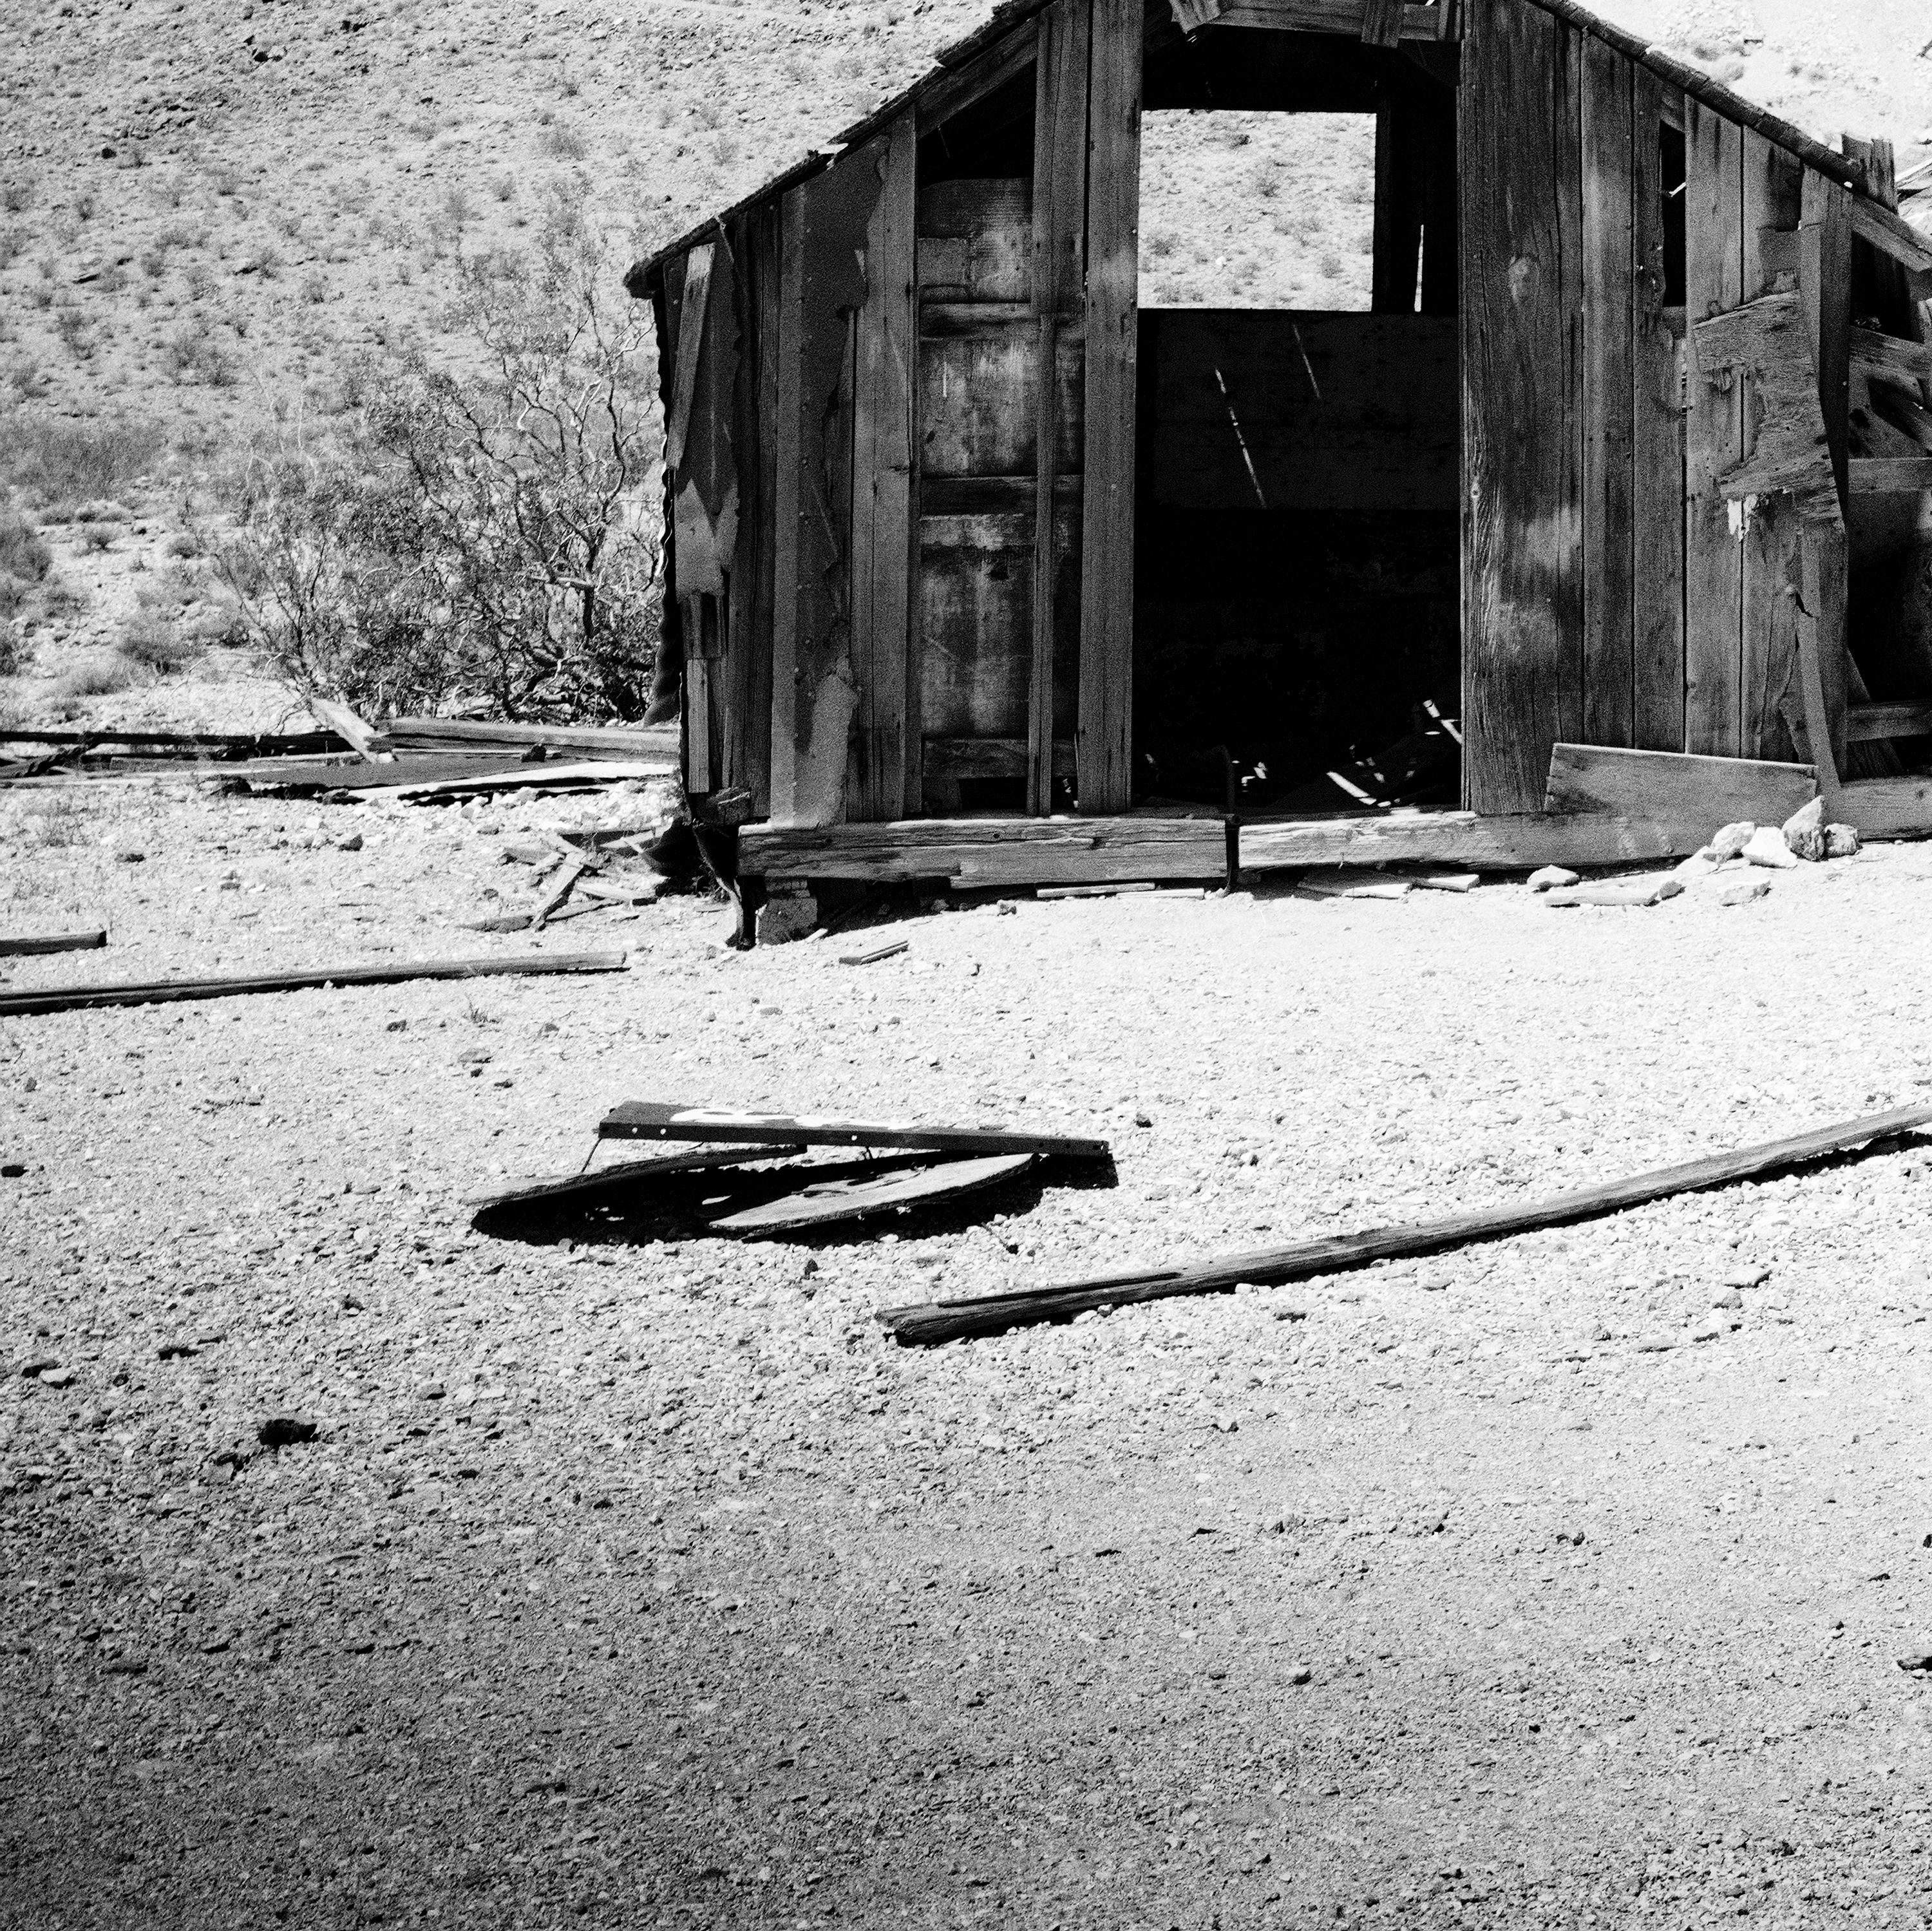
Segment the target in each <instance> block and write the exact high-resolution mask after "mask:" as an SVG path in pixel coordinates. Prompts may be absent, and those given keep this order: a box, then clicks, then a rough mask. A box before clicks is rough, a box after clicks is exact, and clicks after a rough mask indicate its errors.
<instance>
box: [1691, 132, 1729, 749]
mask: <svg viewBox="0 0 1932 1931" xmlns="http://www.w3.org/2000/svg"><path fill="white" fill-rule="evenodd" d="M1685 116H1686V119H1685V130H1684V151H1685V190H1684V193H1685V312H1686V317H1687V320H1688V324H1689V325H1690V326H1691V327H1693V328H1694V327H1695V326H1696V325H1697V323H1699V322H1702V321H1704V320H1706V319H1707V318H1709V316H1713V315H1718V314H1721V313H1724V311H1725V310H1728V309H1733V308H1736V307H1737V306H1738V305H1739V303H1740V302H1741V301H1742V299H1743V277H1744V247H1743V241H1742V228H1743V225H1744V130H1743V129H1742V127H1739V126H1738V124H1736V122H1735V121H1728V120H1727V119H1726V118H1724V116H1723V115H1721V114H1716V113H1714V112H1712V110H1711V109H1709V108H1708V107H1706V106H1704V104H1703V103H1702V102H1701V101H1699V100H1686V101H1685ZM1685 403H1686V407H1685V418H1684V436H1685V469H1686V472H1687V476H1686V486H1685V506H1684V667H1685V679H1684V682H1685V692H1684V738H1685V745H1684V748H1685V750H1687V751H1700V752H1703V753H1706V754H1709V755H1710V756H1712V757H1738V756H1739V755H1740V754H1741V753H1742V746H1743V730H1742V718H1743V712H1742V688H1743V672H1744V652H1743V640H1742V620H1743V595H1744V553H1743V550H1742V547H1741V546H1740V544H1739V541H1738V538H1737V536H1736V534H1735V533H1734V532H1733V527H1732V518H1733V514H1735V512H1734V511H1733V507H1732V505H1730V504H1729V503H1727V502H1726V501H1725V500H1724V497H1723V496H1721V495H1720V494H1719V493H1718V486H1717V478H1718V475H1720V474H1721V472H1723V471H1724V470H1725V469H1728V468H1730V466H1731V465H1732V464H1733V463H1736V462H1737V461H1738V460H1739V459H1740V458H1741V457H1742V455H1743V454H1744V397H1743V392H1742V385H1740V384H1739V382H1737V381H1736V379H1735V378H1734V376H1733V374H1732V373H1730V371H1728V370H1721V371H1714V372H1712V373H1710V374H1708V375H1707V374H1705V373H1701V372H1700V370H1698V368H1697V365H1696V363H1695V361H1694V360H1693V361H1692V362H1691V365H1690V372H1689V380H1688V394H1687V395H1686V397H1685Z"/></svg>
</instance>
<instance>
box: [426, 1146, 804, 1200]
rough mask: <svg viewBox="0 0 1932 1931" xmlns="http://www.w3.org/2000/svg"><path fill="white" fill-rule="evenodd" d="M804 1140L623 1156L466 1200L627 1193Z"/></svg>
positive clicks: (780, 1154)
mask: <svg viewBox="0 0 1932 1931" xmlns="http://www.w3.org/2000/svg"><path fill="white" fill-rule="evenodd" d="M804 1151H805V1149H804V1147H802V1146H798V1145H793V1146H789V1147H712V1148H710V1149H709V1150H706V1151H705V1152H703V1153H672V1154H668V1155H665V1156H662V1157H660V1158H658V1159H650V1160H622V1161H619V1162H616V1164H615V1165H611V1166H608V1167H598V1168H594V1169H593V1170H592V1171H590V1172H589V1173H586V1174H565V1175H564V1176H563V1177H561V1178H559V1179H551V1180H534V1179H532V1180H513V1181H512V1182H511V1183H510V1184H509V1185H508V1186H505V1187H504V1188H502V1189H501V1190H500V1191H499V1192H496V1193H490V1194H478V1195H475V1197H474V1198H472V1199H469V1200H466V1201H464V1202H463V1205H464V1206H466V1207H473V1208H475V1210H476V1212H477V1213H478V1214H484V1213H495V1212H496V1211H499V1210H501V1209H502V1208H504V1207H532V1206H535V1205H538V1204H547V1203H549V1202H550V1201H564V1200H590V1199H594V1198H597V1197H598V1196H599V1195H605V1194H616V1193H628V1192H631V1190H632V1189H635V1188H637V1187H642V1186H651V1185H652V1184H653V1183H655V1182H656V1181H658V1180H668V1179H670V1178H671V1177H673V1176H674V1175H676V1174H697V1173H703V1172H704V1171H707V1170H708V1169H709V1168H714V1167H737V1166H742V1165H745V1164H746V1162H749V1161H752V1160H779V1159H785V1158H787V1156H790V1155H791V1154H793V1153H803V1152H804Z"/></svg>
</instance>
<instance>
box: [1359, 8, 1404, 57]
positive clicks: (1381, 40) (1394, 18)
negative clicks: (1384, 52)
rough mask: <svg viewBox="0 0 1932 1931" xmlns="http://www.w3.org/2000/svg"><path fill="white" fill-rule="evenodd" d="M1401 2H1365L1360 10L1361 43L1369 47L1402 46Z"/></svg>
mask: <svg viewBox="0 0 1932 1931" xmlns="http://www.w3.org/2000/svg"><path fill="white" fill-rule="evenodd" d="M1402 27H1403V0H1367V5H1365V6H1364V7H1363V9H1362V43H1363V45H1364V46H1371V47H1399V46H1401V44H1402Z"/></svg>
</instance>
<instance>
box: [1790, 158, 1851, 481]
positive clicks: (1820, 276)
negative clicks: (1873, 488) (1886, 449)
mask: <svg viewBox="0 0 1932 1931" xmlns="http://www.w3.org/2000/svg"><path fill="white" fill-rule="evenodd" d="M1800 220H1801V222H1802V226H1800V227H1799V231H1798V235H1799V249H1798V287H1799V294H1800V295H1802V298H1803V300H1804V303H1805V326H1806V328H1807V329H1808V331H1809V332H1810V334H1811V361H1812V366H1813V367H1814V368H1816V369H1817V371H1818V406H1819V407H1820V409H1823V411H1824V414H1825V439H1826V442H1828V443H1829V445H1830V447H1831V451H1832V473H1833V474H1834V475H1835V476H1836V477H1837V478H1838V500H1839V502H1841V503H1843V501H1844V499H1845V483H1846V459H1847V456H1848V454H1849V436H1850V431H1851V424H1850V419H1849V412H1850V395H1851V373H1852V200H1851V196H1850V194H1849V193H1848V192H1847V191H1846V190H1845V189H1843V188H1842V187H1840V186H1839V185H1838V183H1837V182H1836V181H1827V180H1826V178H1825V177H1824V176H1823V175H1821V174H1815V173H1814V172H1812V171H1811V169H1809V168H1807V169H1805V182H1804V189H1803V201H1802V214H1801V217H1800Z"/></svg>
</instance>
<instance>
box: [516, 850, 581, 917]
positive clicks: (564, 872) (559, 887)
mask: <svg viewBox="0 0 1932 1931" xmlns="http://www.w3.org/2000/svg"><path fill="white" fill-rule="evenodd" d="M593 865H595V859H588V858H586V857H585V856H583V853H581V852H573V853H571V855H570V856H569V857H568V858H567V859H565V860H564V862H563V863H562V866H561V867H560V868H559V869H558V870H557V871H556V872H555V873H554V874H553V875H552V877H551V880H550V890H549V891H548V892H546V893H545V894H544V899H543V902H542V904H540V905H539V906H538V907H537V908H536V910H535V911H534V912H532V913H531V914H530V926H531V929H532V931H538V932H541V931H542V930H543V928H544V925H546V924H547V922H549V919H550V915H551V913H553V912H555V911H556V910H557V909H558V907H559V906H561V905H562V903H563V901H565V899H566V898H568V897H569V896H570V889H571V886H574V884H575V883H577V880H579V879H580V877H583V874H584V873H585V872H586V871H588V870H589V869H590V868H592V866H593Z"/></svg>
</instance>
